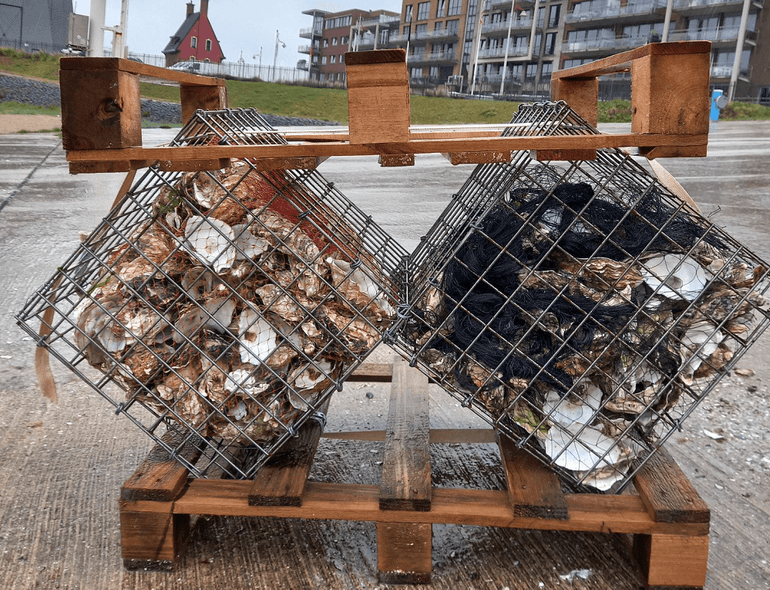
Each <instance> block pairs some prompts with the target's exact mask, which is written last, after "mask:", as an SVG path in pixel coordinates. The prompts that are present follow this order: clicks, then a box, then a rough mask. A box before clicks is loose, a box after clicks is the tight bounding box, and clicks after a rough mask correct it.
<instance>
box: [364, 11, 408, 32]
mask: <svg viewBox="0 0 770 590" xmlns="http://www.w3.org/2000/svg"><path fill="white" fill-rule="evenodd" d="M400 21H401V17H400V16H398V15H396V16H387V15H385V14H381V15H380V16H379V18H370V19H369V20H364V21H361V26H362V27H363V28H367V29H368V28H372V29H373V28H375V27H376V26H377V25H380V26H382V25H386V26H392V25H394V24H398V23H399V22H400Z"/></svg>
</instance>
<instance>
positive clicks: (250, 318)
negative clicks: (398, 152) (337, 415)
mask: <svg viewBox="0 0 770 590" xmlns="http://www.w3.org/2000/svg"><path fill="white" fill-rule="evenodd" d="M279 182H280V177H279V176H278V175H275V177H274V178H272V179H271V182H267V181H266V180H265V179H264V178H263V177H261V176H260V175H259V174H257V173H256V172H254V171H253V170H252V169H251V168H249V166H248V165H247V164H246V163H244V162H240V161H238V162H235V163H234V164H233V165H232V166H231V167H229V168H226V169H223V170H221V171H218V172H211V173H186V174H184V175H182V176H181V178H180V180H179V181H178V183H177V184H176V185H175V186H173V187H166V188H164V189H162V190H161V191H160V193H159V195H158V197H157V198H156V199H155V201H154V203H153V205H152V216H151V217H150V216H149V215H148V216H147V219H146V220H145V221H143V222H141V223H140V224H138V225H137V226H136V227H134V228H133V229H132V231H131V233H130V235H128V236H127V239H126V240H125V242H124V243H122V244H121V245H119V246H117V247H116V248H114V249H113V250H112V252H111V254H110V256H109V259H108V260H106V261H105V268H106V269H107V270H106V271H105V272H104V273H103V275H102V277H101V278H100V279H99V280H98V281H97V282H96V283H95V284H94V285H93V286H92V288H91V291H90V293H89V296H88V297H87V298H85V299H84V300H83V301H82V302H81V303H80V304H79V305H78V307H77V309H76V310H75V314H76V322H77V326H78V328H79V332H77V333H76V336H75V342H76V344H77V346H78V347H79V348H80V349H81V350H82V351H83V354H84V355H85V357H86V358H87V360H88V361H89V363H90V364H91V365H93V366H95V367H97V368H100V369H101V370H102V371H104V372H105V373H109V374H111V375H112V377H113V379H114V380H115V381H117V382H118V383H119V384H120V385H121V386H122V387H123V388H124V389H125V390H126V392H127V394H128V398H129V399H137V400H139V401H141V402H142V403H144V404H145V405H147V406H149V407H150V408H153V409H154V410H155V411H157V412H158V413H159V414H161V415H164V416H166V417H169V418H171V419H173V420H176V421H177V422H181V423H184V424H186V425H187V426H188V427H190V428H194V429H195V430H197V431H198V432H199V433H200V434H202V435H204V436H212V437H222V439H224V440H226V441H232V440H235V439H238V438H239V437H240V438H241V439H244V440H245V441H246V442H245V444H250V443H249V439H250V441H251V442H264V441H269V440H271V439H272V438H274V437H276V436H279V435H281V434H283V433H284V432H285V431H286V429H287V428H288V427H289V426H291V425H292V423H293V422H294V421H295V420H296V418H297V417H298V416H300V415H302V414H303V413H304V412H306V411H307V410H308V408H309V407H310V405H311V404H314V403H315V402H316V401H317V400H318V399H319V396H320V395H322V394H323V393H324V392H329V391H330V390H331V388H333V387H335V386H336V384H335V380H336V379H337V378H338V377H339V376H340V375H341V374H342V373H343V372H344V371H345V369H346V368H347V367H349V364H350V363H351V362H352V361H353V360H354V359H356V358H357V357H358V355H361V354H364V353H366V352H367V351H368V350H370V349H371V348H372V347H374V346H375V345H376V344H377V342H378V341H379V339H380V336H379V332H380V331H381V330H383V329H385V328H386V327H387V326H388V325H389V323H390V321H391V319H392V316H393V314H394V308H393V305H392V304H391V303H390V302H389V300H388V297H386V295H385V294H384V290H383V286H382V278H381V276H379V275H377V274H376V269H375V271H372V267H371V261H368V265H360V264H359V263H357V262H356V261H355V260H354V258H353V257H352V255H348V254H346V251H350V252H353V251H355V244H350V249H349V250H348V249H345V250H346V251H343V249H341V248H340V247H339V246H334V245H333V244H331V243H330V242H329V241H328V240H327V239H325V238H324V236H323V235H322V232H321V231H319V230H318V227H317V225H312V224H310V223H308V222H306V221H302V220H301V219H299V217H298V215H297V210H296V208H295V207H294V206H292V205H291V204H288V202H287V201H284V200H283V196H282V193H281V191H280V190H276V188H275V187H276V183H279ZM278 186H279V189H280V185H278ZM327 235H329V234H327ZM366 269H369V270H368V271H367V270H366ZM375 275H376V276H375ZM246 437H248V438H246Z"/></svg>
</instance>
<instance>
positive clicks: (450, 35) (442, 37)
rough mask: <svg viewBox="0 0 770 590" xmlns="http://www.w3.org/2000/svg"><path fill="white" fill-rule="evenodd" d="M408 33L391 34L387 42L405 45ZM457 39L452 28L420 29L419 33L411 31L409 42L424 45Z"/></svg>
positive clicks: (456, 33)
mask: <svg viewBox="0 0 770 590" xmlns="http://www.w3.org/2000/svg"><path fill="white" fill-rule="evenodd" d="M407 39H408V35H406V34H404V33H399V34H398V35H391V36H390V41H389V44H391V45H399V46H404V45H406V42H407ZM457 39H458V31H456V30H454V29H442V30H440V31H422V32H420V33H414V32H413V33H412V37H411V40H410V43H411V44H412V45H425V44H426V43H440V42H444V41H456V40H457Z"/></svg>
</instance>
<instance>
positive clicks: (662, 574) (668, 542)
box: [633, 534, 709, 588]
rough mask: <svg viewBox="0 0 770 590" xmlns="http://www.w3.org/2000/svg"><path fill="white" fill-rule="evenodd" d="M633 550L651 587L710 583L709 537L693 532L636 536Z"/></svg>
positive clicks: (689, 585)
mask: <svg viewBox="0 0 770 590" xmlns="http://www.w3.org/2000/svg"><path fill="white" fill-rule="evenodd" d="M633 551H634V554H635V556H636V557H637V559H638V560H639V564H640V566H641V568H642V574H643V575H644V578H645V583H646V585H647V586H648V587H652V586H667V587H677V588H686V587H695V588H701V587H703V586H705V585H706V573H707V570H708V553H709V538H708V537H707V536H690V535H664V534H657V535H634V546H633Z"/></svg>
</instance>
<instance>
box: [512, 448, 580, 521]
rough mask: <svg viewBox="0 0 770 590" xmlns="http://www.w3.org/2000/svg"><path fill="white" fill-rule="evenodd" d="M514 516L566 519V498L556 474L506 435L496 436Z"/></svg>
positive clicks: (567, 515)
mask: <svg viewBox="0 0 770 590" xmlns="http://www.w3.org/2000/svg"><path fill="white" fill-rule="evenodd" d="M497 444H498V446H499V447H500V456H501V457H502V460H503V467H504V468H505V477H506V480H507V482H508V500H509V501H510V503H511V506H512V507H513V514H514V516H521V517H531V518H544V519H548V518H550V519H562V520H563V519H566V518H568V517H569V514H568V510H567V501H566V499H565V497H564V494H563V493H562V491H561V484H560V483H559V478H558V477H556V474H555V473H554V472H553V471H550V470H549V469H548V468H547V467H545V466H544V465H543V464H542V463H540V461H538V460H537V459H535V458H534V457H533V456H532V455H530V454H529V453H527V452H526V451H524V450H522V449H519V448H518V447H517V446H516V444H515V443H514V442H513V441H512V440H511V439H509V438H508V437H507V436H500V437H498V440H497Z"/></svg>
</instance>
